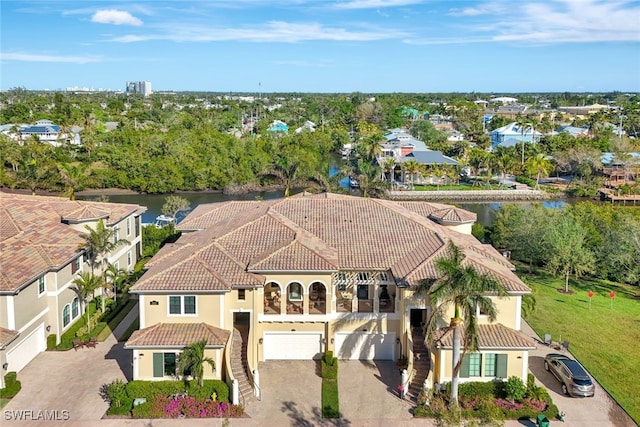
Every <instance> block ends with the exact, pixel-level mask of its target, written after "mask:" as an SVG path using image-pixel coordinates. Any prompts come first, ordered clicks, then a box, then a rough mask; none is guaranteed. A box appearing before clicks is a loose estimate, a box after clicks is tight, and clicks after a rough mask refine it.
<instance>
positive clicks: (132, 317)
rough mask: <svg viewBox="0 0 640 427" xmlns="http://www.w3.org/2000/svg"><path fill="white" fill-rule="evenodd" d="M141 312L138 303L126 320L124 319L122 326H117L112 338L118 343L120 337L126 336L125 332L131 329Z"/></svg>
mask: <svg viewBox="0 0 640 427" xmlns="http://www.w3.org/2000/svg"><path fill="white" fill-rule="evenodd" d="M139 312H140V309H139V303H136V305H134V306H133V308H132V309H131V311H130V312H129V313H127V315H126V316H125V317H124V319H122V321H121V322H120V324H118V326H116V328H115V329H114V330H113V331H112V333H111V336H113V337H114V338H115V341H116V342H118V337H120V336H122V334H124V332H125V331H126V330H127V329H129V326H131V324H132V323H133V322H134V320H136V318H137V317H138V314H139ZM105 342H106V341H105Z"/></svg>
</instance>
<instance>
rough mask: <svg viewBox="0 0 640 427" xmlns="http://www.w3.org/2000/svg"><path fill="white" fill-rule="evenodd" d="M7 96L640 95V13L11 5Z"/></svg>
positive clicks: (51, 1) (541, 4) (605, 2)
mask: <svg viewBox="0 0 640 427" xmlns="http://www.w3.org/2000/svg"><path fill="white" fill-rule="evenodd" d="M0 20H1V21H0V23H1V30H0V36H1V39H0V88H1V89H3V90H5V89H9V88H12V87H26V88H27V89H33V90H42V89H49V90H59V89H62V90H64V89H65V88H67V87H73V86H78V87H92V88H96V89H97V88H103V89H113V90H124V89H125V83H126V82H127V81H139V80H141V81H149V82H151V84H152V86H153V90H154V91H163V90H176V91H213V92H248V93H260V92H262V93H269V92H368V93H381V92H492V93H517V92H565V91H567V92H609V91H614V90H618V91H622V92H640V1H639V0H633V1H630V0H616V1H613V0H521V1H514V0H508V1H502V0H495V1H482V0H478V1H445V0H337V1H323V0H210V1H204V0H194V1H162V0H154V1H135V0H134V1H122V0H121V1H105V0H99V1H96V0H88V1H70V0H68V1H58V0H2V2H0Z"/></svg>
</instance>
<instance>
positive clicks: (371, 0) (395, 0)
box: [335, 0, 422, 9]
mask: <svg viewBox="0 0 640 427" xmlns="http://www.w3.org/2000/svg"><path fill="white" fill-rule="evenodd" d="M419 3H422V0H351V1H345V2H339V3H336V4H335V7H336V8H337V9H378V8H384V7H398V6H409V5H412V4H419Z"/></svg>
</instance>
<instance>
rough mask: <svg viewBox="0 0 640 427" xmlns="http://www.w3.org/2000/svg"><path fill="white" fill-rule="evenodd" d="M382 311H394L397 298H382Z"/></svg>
mask: <svg viewBox="0 0 640 427" xmlns="http://www.w3.org/2000/svg"><path fill="white" fill-rule="evenodd" d="M379 303H380V308H379V311H380V313H393V312H394V311H395V305H396V304H395V300H394V299H393V298H390V299H385V298H381V299H380V301H379Z"/></svg>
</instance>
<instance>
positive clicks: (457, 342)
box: [450, 307, 462, 407]
mask: <svg viewBox="0 0 640 427" xmlns="http://www.w3.org/2000/svg"><path fill="white" fill-rule="evenodd" d="M461 323H462V319H461V318H460V315H459V309H458V307H456V317H454V318H452V319H451V327H452V328H453V351H452V359H451V371H452V372H453V375H452V376H451V402H450V406H451V407H457V406H458V384H459V383H460V367H461V366H462V364H461V363H460V362H461V360H460V347H461V336H460V335H461V330H460V329H461V328H460V324H461Z"/></svg>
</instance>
